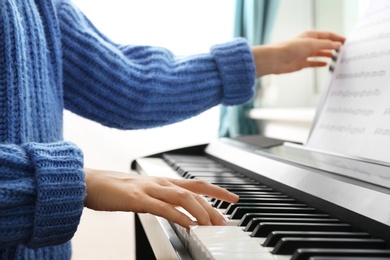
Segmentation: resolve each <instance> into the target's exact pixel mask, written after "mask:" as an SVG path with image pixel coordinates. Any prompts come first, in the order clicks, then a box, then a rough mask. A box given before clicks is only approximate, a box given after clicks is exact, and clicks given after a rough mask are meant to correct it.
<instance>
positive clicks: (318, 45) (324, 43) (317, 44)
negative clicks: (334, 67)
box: [312, 40, 342, 53]
mask: <svg viewBox="0 0 390 260" xmlns="http://www.w3.org/2000/svg"><path fill="white" fill-rule="evenodd" d="M341 45H342V44H341V43H340V42H333V41H330V40H315V41H313V44H312V48H313V50H314V51H315V52H316V53H317V52H325V51H324V50H337V49H339V48H340V47H341Z"/></svg>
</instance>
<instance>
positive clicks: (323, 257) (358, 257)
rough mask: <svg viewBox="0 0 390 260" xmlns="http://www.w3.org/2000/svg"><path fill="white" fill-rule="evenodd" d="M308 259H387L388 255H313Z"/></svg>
mask: <svg viewBox="0 0 390 260" xmlns="http://www.w3.org/2000/svg"><path fill="white" fill-rule="evenodd" d="M308 260H389V258H388V257H386V256H384V257H372V256H346V257H340V256H313V257H310V258H309V259H308Z"/></svg>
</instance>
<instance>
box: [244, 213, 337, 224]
mask: <svg viewBox="0 0 390 260" xmlns="http://www.w3.org/2000/svg"><path fill="white" fill-rule="evenodd" d="M253 218H330V216H329V215H328V214H299V213H298V214H294V213H247V214H245V215H244V216H243V217H242V218H241V220H240V223H238V226H240V227H244V226H246V225H248V223H249V221H251V220H252V219H253Z"/></svg>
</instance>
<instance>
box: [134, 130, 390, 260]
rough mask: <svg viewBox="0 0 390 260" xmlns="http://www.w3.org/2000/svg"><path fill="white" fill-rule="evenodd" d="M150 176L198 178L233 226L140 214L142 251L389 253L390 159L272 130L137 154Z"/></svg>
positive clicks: (157, 255)
mask: <svg viewBox="0 0 390 260" xmlns="http://www.w3.org/2000/svg"><path fill="white" fill-rule="evenodd" d="M132 168H133V169H134V170H136V171H137V172H138V173H139V174H142V175H153V176H166V177H172V178H199V179H204V180H206V181H209V182H211V183H214V184H215V185H218V186H221V187H224V188H226V189H228V190H230V191H232V192H235V193H237V194H238V195H240V200H239V201H238V202H237V203H234V204H230V203H227V202H224V201H219V200H215V199H213V198H205V199H207V200H208V201H209V203H211V204H212V205H213V206H214V207H215V208H217V209H218V210H219V211H220V212H221V214H223V215H224V217H225V219H226V221H227V222H228V226H193V227H191V228H190V230H186V229H184V228H182V227H180V226H178V225H177V224H174V223H171V222H169V221H167V220H165V219H163V218H161V217H156V216H153V215H150V214H136V219H135V229H136V256H137V259H200V260H205V259H223V260H227V259H244V260H246V259H265V260H268V259H270V260H271V259H273V260H285V259H293V260H303V259H310V260H353V259H356V260H357V259H359V260H363V259H372V260H375V259H378V260H379V259H390V165H388V164H386V163H383V162H377V161H370V160H363V159H361V158H354V157H348V156H343V155H340V154H332V153H326V152H321V151H316V150H312V149H309V148H307V147H305V146H302V145H299V144H293V143H286V142H284V141H282V140H276V139H270V138H266V137H264V136H251V137H241V138H237V139H228V138H221V139H218V140H215V141H213V142H211V143H209V144H205V145H198V146H192V147H185V148H181V149H177V150H172V151H166V152H163V153H160V154H155V155H152V156H147V157H143V158H139V159H136V160H134V161H133V162H132Z"/></svg>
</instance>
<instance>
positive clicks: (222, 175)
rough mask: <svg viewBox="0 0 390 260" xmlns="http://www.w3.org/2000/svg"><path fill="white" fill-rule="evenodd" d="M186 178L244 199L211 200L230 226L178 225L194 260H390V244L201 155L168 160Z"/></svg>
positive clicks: (362, 229) (167, 155) (166, 155)
mask: <svg viewBox="0 0 390 260" xmlns="http://www.w3.org/2000/svg"><path fill="white" fill-rule="evenodd" d="M163 159H164V161H165V162H166V163H167V164H168V165H169V166H170V167H171V168H172V169H173V170H174V171H176V172H177V173H178V174H179V175H180V176H182V177H183V178H187V179H203V180H206V181H208V182H210V183H213V184H215V185H218V186H220V187H223V188H225V189H227V190H230V191H231V192H234V193H236V194H238V195H239V196H240V200H239V201H238V202H237V203H234V204H230V203H227V202H225V201H220V200H216V199H212V198H208V200H209V202H210V203H211V204H212V205H213V206H214V207H215V208H217V209H218V210H219V211H220V212H221V214H223V215H224V217H225V219H226V221H227V222H228V226H194V227H191V229H190V231H189V233H188V231H187V230H186V229H184V228H182V227H180V226H178V225H176V224H174V225H173V227H174V229H175V230H176V233H177V234H178V236H179V237H180V238H181V240H182V242H183V244H185V245H186V247H187V250H188V251H189V253H190V255H191V256H192V258H193V259H201V260H203V259H224V260H226V259H266V260H267V259H273V260H275V259H279V260H285V259H293V260H302V259H311V260H331V259H334V260H335V259H340V260H342V259H346V260H347V259H348V260H352V259H360V260H362V259H390V250H389V249H388V244H389V241H385V240H383V239H381V238H377V237H374V236H372V235H371V234H369V233H368V232H365V231H364V227H355V226H353V225H352V224H350V223H346V222H344V221H342V220H340V219H338V218H335V217H333V216H331V215H329V214H327V213H325V212H323V211H321V210H319V209H317V208H313V207H311V206H309V205H307V204H306V203H302V202H300V201H298V200H296V199H295V198H292V197H290V196H288V195H286V194H284V193H282V192H280V191H277V190H274V189H273V188H271V187H269V186H267V185H264V184H263V183H260V182H259V181H257V180H255V179H252V178H250V177H248V176H246V175H244V174H242V173H240V172H237V171H235V170H233V169H230V168H229V167H227V166H225V165H223V164H221V163H219V162H217V161H214V160H212V159H211V158H208V157H206V156H201V155H196V156H192V155H180V154H169V153H167V154H164V155H163Z"/></svg>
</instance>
